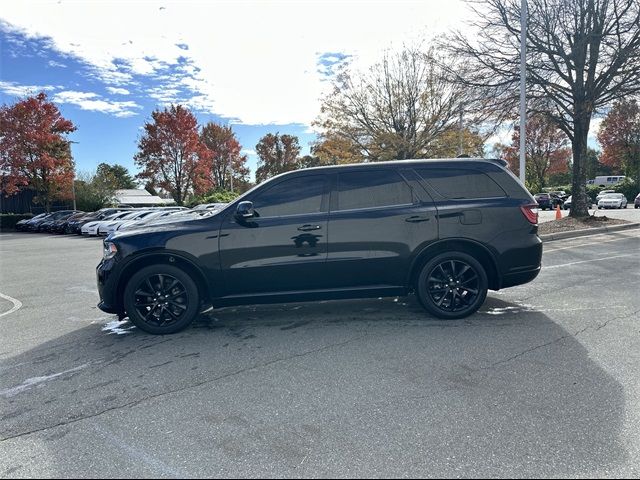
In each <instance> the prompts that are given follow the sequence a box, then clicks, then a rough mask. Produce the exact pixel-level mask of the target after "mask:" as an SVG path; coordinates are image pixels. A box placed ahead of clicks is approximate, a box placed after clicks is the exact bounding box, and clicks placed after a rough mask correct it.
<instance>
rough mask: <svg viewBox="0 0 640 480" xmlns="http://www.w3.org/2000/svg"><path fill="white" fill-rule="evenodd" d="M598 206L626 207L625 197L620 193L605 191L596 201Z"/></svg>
mask: <svg viewBox="0 0 640 480" xmlns="http://www.w3.org/2000/svg"><path fill="white" fill-rule="evenodd" d="M600 208H627V198H626V197H625V196H624V195H623V194H622V193H607V194H606V195H605V196H603V197H602V198H601V199H600V200H599V201H598V209H600Z"/></svg>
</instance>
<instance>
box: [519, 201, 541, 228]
mask: <svg viewBox="0 0 640 480" xmlns="http://www.w3.org/2000/svg"><path fill="white" fill-rule="evenodd" d="M520 211H521V212H522V214H523V215H524V217H525V218H526V219H527V220H528V221H529V223H531V224H532V225H537V224H538V204H537V203H530V204H529V205H523V206H521V207H520Z"/></svg>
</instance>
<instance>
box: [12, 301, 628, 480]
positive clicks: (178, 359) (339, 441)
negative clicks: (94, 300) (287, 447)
mask: <svg viewBox="0 0 640 480" xmlns="http://www.w3.org/2000/svg"><path fill="white" fill-rule="evenodd" d="M281 367H286V375H287V376H286V377H280V373H279V371H277V369H278V368H281ZM0 372H2V376H1V380H0V412H2V413H1V414H0V420H1V422H0V443H1V442H2V441H5V440H9V439H15V440H14V441H21V442H22V441H24V442H25V447H24V448H26V445H27V444H28V443H29V442H41V443H42V445H44V447H42V448H44V449H45V450H46V451H47V455H49V456H50V457H51V458H48V459H47V462H48V468H49V470H48V472H49V474H50V475H55V476H57V475H59V476H65V475H66V474H68V471H66V470H65V468H66V467H65V466H66V465H68V463H67V458H62V457H66V455H68V453H69V451H72V450H73V449H75V448H80V447H79V446H76V445H74V444H72V443H69V442H70V440H69V439H70V438H72V437H73V436H72V435H68V434H69V433H70V432H71V431H72V429H73V428H74V426H76V425H78V426H79V425H81V424H82V422H92V421H95V418H96V417H99V418H105V417H106V416H108V415H116V414H118V415H120V416H121V417H120V418H121V420H120V421H121V422H124V423H127V424H130V425H133V426H135V428H136V429H141V430H151V431H152V432H153V433H154V434H157V435H163V433H162V431H163V429H166V427H165V426H164V425H160V424H158V425H155V424H154V425H151V424H144V425H143V424H140V423H139V421H138V419H137V417H136V412H137V410H136V409H135V408H136V407H139V406H142V407H145V408H153V409H157V415H158V418H165V417H164V416H165V415H168V413H167V412H163V410H162V408H163V406H162V405H163V404H162V402H159V401H158V399H161V398H166V399H169V398H175V397H176V396H180V395H184V394H185V392H200V393H201V394H205V395H206V396H207V399H208V401H207V402H204V403H202V402H199V403H198V404H197V407H196V405H195V404H193V405H190V404H189V403H186V404H185V405H184V408H185V409H186V410H190V409H191V411H192V415H193V416H194V420H196V423H195V424H193V425H192V426H191V427H190V428H192V430H188V429H186V428H185V429H184V430H182V431H175V430H174V431H173V432H172V449H173V448H175V450H171V451H164V452H163V454H162V455H163V457H162V458H163V461H164V462H168V463H169V464H171V462H173V461H176V462H178V457H179V459H180V460H179V463H180V464H181V465H188V464H189V463H190V462H191V463H192V464H193V465H194V470H189V469H188V468H187V467H184V468H187V469H186V470H181V472H182V474H184V475H186V476H190V474H191V475H195V474H196V472H198V474H199V475H206V476H211V475H214V474H215V472H216V471H217V470H215V469H214V468H213V465H215V463H216V459H218V460H220V458H223V457H224V458H227V457H225V455H227V454H228V451H226V450H225V449H224V448H223V447H222V446H221V445H220V443H219V441H218V440H217V437H216V435H220V431H219V429H220V428H223V427H225V426H224V425H223V426H222V427H221V426H220V425H217V426H216V427H215V428H214V427H213V426H212V425H210V424H208V423H207V421H206V419H207V418H213V417H216V418H219V416H220V415H222V416H225V415H228V416H234V415H236V416H241V417H246V419H247V426H243V427H242V428H246V429H248V430H249V431H248V432H246V431H243V432H242V433H238V432H237V431H236V430H230V432H231V433H230V434H229V435H231V436H233V435H240V436H242V435H249V436H252V437H251V438H252V441H251V442H247V443H245V444H243V442H240V441H239V442H237V444H236V445H235V450H234V453H233V455H234V462H235V461H237V460H242V461H248V459H250V458H252V455H255V454H256V451H257V452H258V453H261V454H264V455H267V456H268V455H269V452H272V451H273V450H272V445H270V443H269V442H271V441H273V439H272V438H271V437H269V436H268V435H267V436H265V435H263V436H262V437H260V435H257V434H256V432H255V431H251V428H253V427H251V425H262V429H263V430H260V431H261V432H264V428H274V429H278V432H279V435H280V436H282V435H284V436H285V437H287V436H288V437H289V440H290V441H291V442H294V443H297V444H299V446H300V447H299V450H296V451H299V452H301V453H300V456H302V453H305V455H306V456H305V457H304V458H305V459H306V460H304V466H303V468H299V464H300V460H301V458H298V456H297V454H296V453H295V452H294V453H292V454H291V455H292V457H291V458H288V459H285V460H278V462H279V463H278V464H279V465H280V467H281V470H279V471H278V472H279V473H278V476H282V475H285V476H286V475H294V476H310V475H320V476H335V475H340V474H342V475H344V473H345V471H344V470H340V465H344V462H346V461H349V462H351V461H353V468H351V469H350V470H349V472H350V473H349V475H355V476H365V475H374V476H375V475H376V472H377V475H378V476H379V475H380V472H383V474H384V476H420V475H422V476H424V475H429V476H448V477H451V476H458V475H463V476H482V477H496V476H518V477H538V476H552V477H556V476H592V475H593V474H594V473H598V472H603V471H608V470H611V469H612V468H613V467H615V465H618V464H620V463H622V462H624V461H625V458H626V451H625V447H624V445H623V442H622V441H621V439H620V432H621V428H622V424H623V419H624V415H625V401H624V391H623V388H622V386H621V385H620V384H619V383H618V382H617V381H616V380H615V379H614V378H613V377H612V376H611V375H609V374H608V373H607V372H606V371H605V370H604V369H603V368H601V367H600V366H599V365H598V364H597V363H596V362H595V361H594V360H593V359H592V358H591V356H590V354H589V352H588V351H587V349H586V348H585V347H584V346H583V345H582V344H581V343H580V341H579V339H578V338H576V336H575V333H574V332H569V331H567V330H565V329H564V328H562V327H561V326H559V325H558V323H556V322H555V321H553V319H551V318H549V317H548V316H547V315H545V314H543V313H541V312H538V311H535V310H534V309H531V308H529V307H525V306H522V305H520V304H516V303H510V302H505V301H502V300H501V299H499V298H494V297H489V298H488V299H487V302H486V304H485V306H484V307H483V308H482V310H481V311H480V312H479V313H477V314H476V315H473V316H472V317H469V318H467V319H464V320H457V321H439V320H436V319H433V318H432V317H429V316H428V315H426V314H425V313H424V311H423V310H422V309H421V308H420V306H419V305H418V304H417V302H416V301H415V299H413V298H412V297H410V298H407V299H404V298H399V299H393V298H391V299H390V298H384V299H372V300H354V301H327V302H315V303H299V304H283V305H269V306H255V307H237V308H225V309H221V310H216V311H214V312H212V313H211V314H207V315H202V316H201V318H199V319H198V320H197V321H196V322H195V323H194V325H193V326H192V327H191V328H189V329H187V330H185V331H183V332H180V333H178V334H175V335H169V336H152V335H147V334H145V333H144V332H141V331H139V330H137V329H135V328H132V326H131V325H130V324H129V323H128V322H118V321H117V320H116V319H115V317H114V318H113V319H110V320H109V321H107V322H101V323H94V324H89V325H87V326H84V327H82V328H79V329H77V330H75V331H73V332H71V333H68V334H66V335H62V336H60V337H59V338H56V339H53V340H50V341H48V342H45V343H42V344H40V345H38V346H36V347H35V348H33V349H30V350H27V351H25V352H24V353H21V354H18V355H15V356H12V357H10V358H4V359H3V360H2V361H1V362H0ZM285 378H286V380H285ZM229 379H233V380H234V381H233V382H230V381H229ZM289 382H290V383H289ZM285 383H286V385H285ZM283 389H286V391H287V392H288V395H289V399H288V401H287V402H286V403H284V404H282V403H277V405H278V408H280V411H281V414H280V416H279V417H274V416H271V415H269V414H268V413H266V412H270V411H273V410H272V407H273V405H274V402H276V401H277V399H278V398H281V397H282V391H283ZM318 389H321V390H322V395H317V394H313V395H312V394H310V392H315V391H317V390H318ZM188 398H190V397H188V396H185V402H188V400H187V399H188ZM167 408H168V407H167ZM274 408H275V407H274ZM260 412H262V413H260ZM365 412H369V413H366V414H365ZM371 412H376V414H375V415H372V414H371ZM298 414H300V417H298V416H297V415H298ZM227 427H228V426H227ZM229 428H231V427H229ZM234 428H238V427H237V426H236V427H234ZM52 432H57V433H55V435H54V434H53V433H52ZM216 432H217V433H216ZM233 432H235V433H233ZM145 435H149V433H148V432H147V433H145ZM198 435H199V436H198ZM381 435H382V436H383V437H381ZM65 436H67V438H65ZM194 436H198V438H200V440H198V442H202V441H203V440H202V438H206V439H209V440H210V441H211V443H210V444H208V443H207V444H206V445H207V449H206V452H205V453H203V452H199V450H198V448H199V446H200V445H195V444H194V443H193V442H194V440H193V438H195V437H194ZM214 437H215V438H214ZM256 438H259V439H261V440H255V439H256ZM279 438H280V437H279ZM380 438H384V441H378V440H379V439H380ZM65 442H66V443H65ZM141 442H142V440H141ZM60 445H65V448H61V447H60ZM390 445H395V446H399V448H397V449H396V450H394V455H393V458H394V460H393V461H391V460H390V453H389V448H390V447H389V446H390ZM47 446H50V448H48V447H47ZM174 446H175V447H174ZM303 447H304V448H303ZM294 450H295V449H294ZM60 452H66V453H65V454H64V455H62V454H61V453H60ZM198 452H199V453H198ZM94 455H96V456H100V455H106V453H101V452H100V451H95V452H94ZM173 455H176V456H177V457H174V456H173ZM58 456H59V458H58ZM229 458H230V457H229ZM78 461H79V462H80V461H84V462H86V465H87V467H86V468H87V470H83V471H84V473H85V474H86V475H89V476H94V475H100V474H101V472H100V471H98V470H95V471H93V470H91V468H92V465H94V464H95V465H100V464H102V463H103V462H106V461H110V462H111V461H112V462H116V464H118V462H124V463H122V465H121V466H122V467H123V468H125V467H126V465H125V463H126V462H127V461H132V460H130V459H129V460H127V459H126V458H124V457H123V458H120V459H105V458H102V459H101V460H100V461H96V462H94V463H92V459H91V458H87V459H85V460H81V459H79V460H78ZM242 461H238V462H237V465H238V470H236V471H235V472H234V471H230V472H229V475H231V476H235V475H234V473H235V474H238V475H240V476H242V475H243V474H249V473H250V472H253V474H254V475H259V474H268V472H267V470H266V468H267V467H266V465H267V464H266V463H265V466H264V468H265V470H264V471H263V470H262V466H261V465H260V464H252V465H251V464H250V466H251V467H252V468H253V469H252V470H242V468H243V467H241V465H243V462H242ZM206 462H211V465H212V467H211V469H210V470H208V469H207V465H209V464H208V463H206ZM267 463H268V462H267ZM196 465H197V468H198V469H195V466H196ZM123 471H124V470H123ZM460 472H462V473H460ZM12 474H14V475H20V470H19V469H18V470H15V471H12ZM0 475H3V476H6V472H2V471H0Z"/></svg>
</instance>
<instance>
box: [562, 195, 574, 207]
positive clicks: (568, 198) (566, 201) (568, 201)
mask: <svg viewBox="0 0 640 480" xmlns="http://www.w3.org/2000/svg"><path fill="white" fill-rule="evenodd" d="M572 199H573V195H569V197H567V199H566V200H565V201H564V203H563V204H562V208H564V209H565V210H569V209H570V208H571V200H572Z"/></svg>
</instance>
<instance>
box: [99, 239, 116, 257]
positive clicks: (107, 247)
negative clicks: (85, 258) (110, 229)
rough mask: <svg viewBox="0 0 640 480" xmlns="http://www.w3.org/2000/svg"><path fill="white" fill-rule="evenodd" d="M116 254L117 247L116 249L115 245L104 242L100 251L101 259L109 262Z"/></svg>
mask: <svg viewBox="0 0 640 480" xmlns="http://www.w3.org/2000/svg"><path fill="white" fill-rule="evenodd" d="M116 253H118V247H116V244H115V243H112V242H104V248H103V250H102V258H104V259H105V260H109V259H110V258H113V257H115V256H116Z"/></svg>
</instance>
